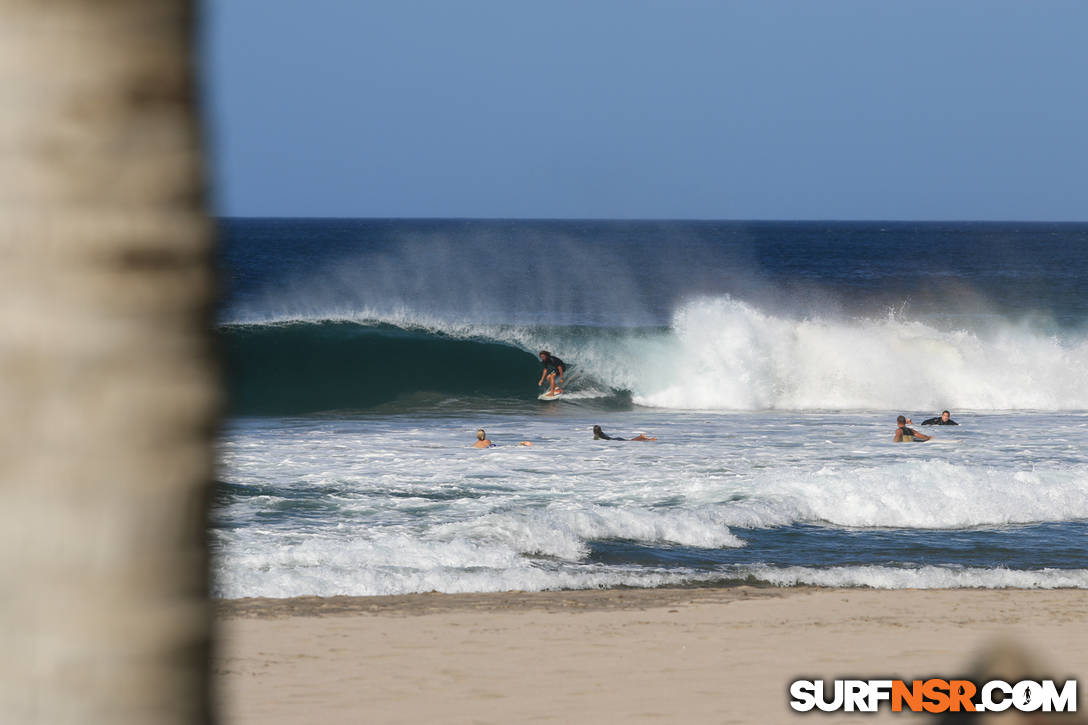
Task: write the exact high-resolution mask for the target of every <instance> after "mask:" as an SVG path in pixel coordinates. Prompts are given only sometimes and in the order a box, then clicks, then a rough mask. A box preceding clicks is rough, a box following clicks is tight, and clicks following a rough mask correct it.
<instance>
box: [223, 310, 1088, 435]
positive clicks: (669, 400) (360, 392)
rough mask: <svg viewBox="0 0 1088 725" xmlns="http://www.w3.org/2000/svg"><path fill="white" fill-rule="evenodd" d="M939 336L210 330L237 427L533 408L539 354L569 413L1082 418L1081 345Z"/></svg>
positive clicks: (389, 327)
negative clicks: (464, 408) (1027, 413)
mask: <svg viewBox="0 0 1088 725" xmlns="http://www.w3.org/2000/svg"><path fill="white" fill-rule="evenodd" d="M976 328H977V329H963V328H956V329H950V328H948V327H947V325H944V326H942V325H939V324H938V323H937V322H934V321H932V320H930V321H923V320H909V319H903V317H902V316H901V315H897V314H888V315H887V316H884V317H877V318H853V319H836V318H831V317H821V316H820V315H818V314H816V315H812V316H811V317H805V318H797V317H791V316H785V315H776V314H772V313H770V312H767V311H764V310H761V309H759V308H756V307H754V306H753V305H750V304H748V303H745V302H742V301H739V300H736V299H734V298H731V297H728V296H721V297H708V298H702V299H696V300H691V301H688V302H687V303H685V304H683V305H681V306H680V307H679V308H678V309H677V310H676V312H675V313H674V314H673V316H672V320H671V323H670V324H669V325H668V326H667V327H641V328H630V327H593V326H546V325H530V326H518V325H496V324H473V323H465V322H456V323H451V322H448V321H441V320H435V319H427V320H423V319H414V318H413V317H412V316H411V315H410V314H407V313H398V314H396V315H377V316H374V315H367V316H356V315H329V316H327V318H314V319H308V320H300V319H287V318H279V319H272V320H266V321H261V322H247V323H229V324H224V325H223V326H222V327H221V328H220V332H221V338H222V341H223V344H224V347H225V351H226V357H227V367H228V374H229V378H230V385H231V391H232V401H233V409H234V411H235V412H236V413H240V414H250V415H265V414H269V415H276V414H294V413H305V412H315V411H321V410H334V409H367V408H372V407H375V406H379V405H382V404H387V403H392V402H395V401H405V400H409V401H410V400H434V399H449V398H456V399H462V398H465V397H472V398H482V399H488V400H500V399H501V400H511V401H525V402H526V403H527V404H528V403H530V402H534V403H535V401H534V399H535V396H536V394H537V392H538V390H537V388H536V387H535V384H534V383H535V382H536V377H537V375H538V374H539V371H540V367H539V363H538V362H537V360H536V357H535V354H536V351H537V350H539V349H550V350H552V351H554V352H555V353H556V354H557V355H559V356H561V357H562V358H563V359H564V360H566V361H567V362H568V363H570V364H571V365H572V368H573V372H574V374H573V376H572V378H573V379H572V381H571V385H570V388H569V389H570V390H572V391H574V392H576V393H580V394H581V397H583V398H584V397H600V398H603V399H606V400H613V401H617V400H619V401H623V400H631V401H632V402H634V403H635V404H637V405H642V406H650V407H663V408H676V409H697V410H769V409H780V410H884V409H905V410H926V409H940V408H952V409H973V410H1083V409H1088V337H1085V336H1084V335H1083V334H1080V333H1077V334H1073V333H1067V334H1066V335H1065V336H1058V335H1052V334H1045V333H1042V332H1039V331H1038V329H1037V328H1035V327H1032V326H1030V325H1028V324H1017V323H1014V322H1010V321H1007V320H991V321H989V322H988V323H987V324H985V325H976Z"/></svg>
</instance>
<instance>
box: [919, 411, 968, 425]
mask: <svg viewBox="0 0 1088 725" xmlns="http://www.w3.org/2000/svg"><path fill="white" fill-rule="evenodd" d="M922 425H959V423H957V422H956V421H954V420H952V414H951V413H949V412H948V411H947V410H946V411H944V412H943V413H941V415H940V417H934V418H926V419H925V420H923V421H922Z"/></svg>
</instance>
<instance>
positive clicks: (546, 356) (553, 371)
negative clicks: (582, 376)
mask: <svg viewBox="0 0 1088 725" xmlns="http://www.w3.org/2000/svg"><path fill="white" fill-rule="evenodd" d="M540 364H541V365H543V366H544V370H543V371H541V373H540V382H538V383H537V384H536V386H537V387H538V388H539V387H540V386H541V385H543V384H544V379H545V378H547V379H548V385H549V386H550V387H549V389H548V395H555V394H556V393H561V392H563V391H562V390H561V389H559V388H557V387H556V386H555V376H556V375H558V376H559V384H560V385H562V384H563V372H564V371H565V370H566V368H567V366H566V363H564V362H563V361H562V360H560V359H559V358H557V357H556V356H555V355H552V354H551V353H550V352H548V351H547V350H541V351H540Z"/></svg>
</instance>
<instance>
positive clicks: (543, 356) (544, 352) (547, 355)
mask: <svg viewBox="0 0 1088 725" xmlns="http://www.w3.org/2000/svg"><path fill="white" fill-rule="evenodd" d="M551 356H552V354H551V353H550V352H548V351H547V350H541V351H540V359H541V360H547V359H548V358H550V357H551Z"/></svg>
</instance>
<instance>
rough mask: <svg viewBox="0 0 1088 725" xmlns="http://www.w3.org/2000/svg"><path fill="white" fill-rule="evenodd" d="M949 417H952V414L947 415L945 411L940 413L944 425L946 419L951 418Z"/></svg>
mask: <svg viewBox="0 0 1088 725" xmlns="http://www.w3.org/2000/svg"><path fill="white" fill-rule="evenodd" d="M951 417H952V414H951V413H949V412H948V411H947V410H944V411H941V420H943V421H944V422H945V423H947V422H948V419H949V418H951Z"/></svg>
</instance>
